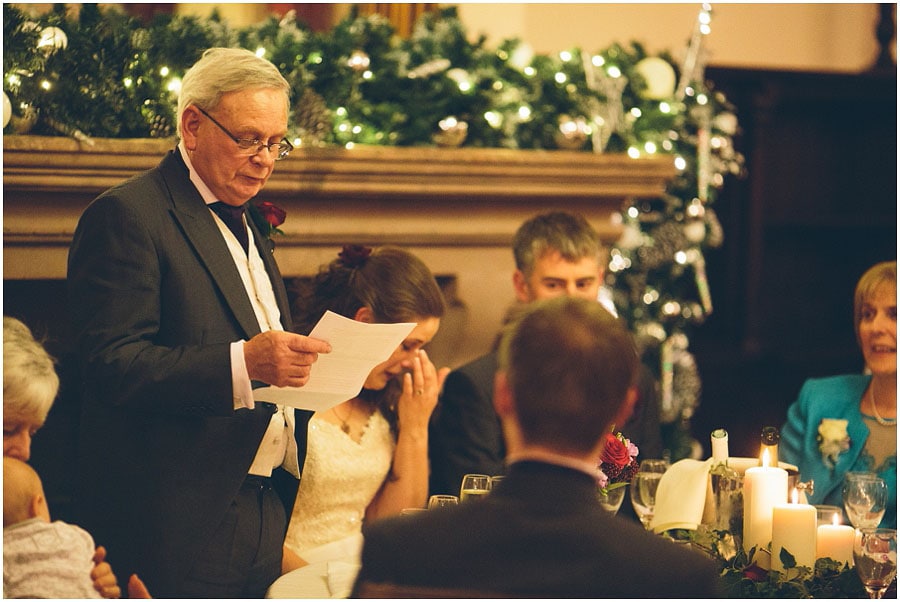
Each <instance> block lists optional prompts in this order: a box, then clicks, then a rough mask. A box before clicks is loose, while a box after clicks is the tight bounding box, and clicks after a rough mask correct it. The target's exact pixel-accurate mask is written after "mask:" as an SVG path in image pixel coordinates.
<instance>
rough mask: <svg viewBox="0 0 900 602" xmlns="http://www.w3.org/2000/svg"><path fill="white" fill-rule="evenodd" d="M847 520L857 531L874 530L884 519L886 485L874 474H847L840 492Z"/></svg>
mask: <svg viewBox="0 0 900 602" xmlns="http://www.w3.org/2000/svg"><path fill="white" fill-rule="evenodd" d="M841 494H842V496H843V500H844V510H845V511H846V512H847V518H848V519H849V520H850V523H851V524H852V525H853V526H854V527H856V528H857V529H862V528H874V527H877V526H878V523H880V522H881V519H882V517H884V510H885V504H886V503H887V485H885V482H884V479H881V478H879V477H877V476H875V474H874V473H853V472H848V473H847V475H846V476H845V478H844V487H843V489H842V491H841Z"/></svg>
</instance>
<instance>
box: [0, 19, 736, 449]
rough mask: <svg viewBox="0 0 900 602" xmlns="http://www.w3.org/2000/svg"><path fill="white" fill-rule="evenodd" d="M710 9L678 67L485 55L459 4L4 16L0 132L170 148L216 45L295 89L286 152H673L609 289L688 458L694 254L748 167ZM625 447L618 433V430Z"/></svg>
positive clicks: (616, 55) (697, 299)
mask: <svg viewBox="0 0 900 602" xmlns="http://www.w3.org/2000/svg"><path fill="white" fill-rule="evenodd" d="M710 22H711V12H710V9H709V6H708V5H701V6H700V7H699V9H698V18H697V21H696V23H694V24H693V30H692V31H691V30H690V29H689V28H690V26H691V24H686V33H689V34H690V35H689V36H688V37H687V39H686V45H685V47H684V48H682V49H678V52H677V53H676V54H677V56H678V58H677V59H676V58H675V55H673V54H670V53H662V54H660V55H658V56H652V55H648V53H647V52H646V50H645V49H644V47H643V45H642V44H640V43H637V42H632V43H630V44H628V45H621V44H619V43H613V44H611V45H609V46H607V47H605V48H603V49H599V50H596V51H594V52H587V51H584V50H582V49H580V48H570V49H565V50H562V51H560V52H559V53H558V54H554V55H550V54H537V53H534V52H533V51H532V50H531V49H530V48H529V46H528V45H527V44H526V43H525V42H524V41H522V40H519V39H509V40H504V41H502V42H501V43H500V44H499V45H498V46H497V47H495V48H492V47H488V46H487V44H486V42H485V38H484V37H478V38H475V39H474V41H473V38H472V36H471V35H470V34H469V32H467V31H466V29H465V27H464V26H463V24H462V23H461V22H460V20H459V19H458V17H457V13H456V10H455V8H452V7H450V8H443V9H440V10H436V11H434V12H431V13H427V14H425V15H424V16H423V17H422V18H420V19H419V21H418V22H417V24H416V26H415V28H414V31H413V32H412V34H411V36H409V38H405V39H404V38H400V37H399V36H397V35H396V32H395V31H394V29H393V27H392V26H391V25H390V23H389V22H388V21H387V20H386V19H385V18H383V17H380V16H377V15H373V16H368V17H360V16H358V15H357V14H356V13H355V12H351V14H350V15H349V16H348V17H347V18H346V19H344V20H343V21H341V22H340V23H338V24H336V25H335V26H334V27H333V28H332V29H331V30H329V31H326V32H314V31H312V30H311V29H310V28H308V27H307V26H305V25H304V24H303V23H302V22H299V21H298V20H297V19H296V18H295V17H294V15H293V14H292V13H288V14H287V15H286V16H284V17H283V18H280V19H276V18H274V17H273V18H270V19H267V20H265V21H263V22H261V23H258V24H256V25H253V26H249V27H244V28H234V27H231V26H230V25H228V24H227V23H226V22H224V21H222V20H221V19H220V18H219V17H218V16H217V15H215V14H213V16H212V17H211V18H209V19H200V18H196V17H185V16H177V15H163V16H157V17H155V18H154V19H153V20H152V21H151V22H150V23H149V24H147V25H144V24H142V23H141V22H139V21H138V20H136V19H134V18H132V17H129V16H128V15H127V14H125V13H123V12H121V10H119V9H117V8H116V7H115V6H114V5H110V6H108V7H104V6H102V5H96V4H83V5H81V9H80V12H79V13H78V16H77V17H73V16H71V15H69V14H68V13H67V12H66V9H65V7H64V5H56V6H54V8H53V9H52V10H51V11H50V12H48V13H46V14H44V15H42V16H40V17H34V18H31V17H28V16H27V15H26V14H25V13H23V12H22V11H21V10H20V9H18V8H16V6H14V5H11V4H4V5H3V76H4V78H3V90H4V96H3V102H4V121H3V125H4V133H5V134H36V135H57V136H58V135H62V136H71V137H74V138H76V139H78V140H80V141H82V142H83V143H84V144H90V143H91V142H92V138H94V137H104V138H143V137H155V138H168V137H171V136H173V134H174V131H175V103H176V97H177V91H178V89H179V85H180V81H181V76H182V75H183V74H184V72H185V70H186V69H187V68H188V67H189V66H190V65H191V64H193V63H194V62H195V61H196V60H197V59H198V58H199V57H200V55H201V54H202V52H203V50H205V49H206V48H209V47H211V46H241V47H244V48H247V49H250V50H253V51H255V52H257V53H260V54H261V55H263V56H265V57H266V58H268V59H269V60H271V61H272V62H273V63H274V64H275V65H276V66H278V68H279V69H280V70H281V72H282V73H283V74H284V76H285V78H286V79H287V81H288V82H289V83H290V85H291V88H292V92H293V94H292V98H293V106H292V111H291V116H290V124H289V128H290V132H289V136H290V137H291V139H292V141H293V142H294V144H295V146H303V145H305V146H320V145H343V146H346V147H352V146H353V145H356V144H368V145H395V146H421V145H428V146H435V145H437V146H468V147H494V148H497V147H503V148H513V149H566V150H578V151H583V152H594V153H625V154H627V155H628V156H630V157H633V158H635V159H637V158H640V157H645V156H651V155H655V156H659V155H666V156H671V157H672V160H673V161H674V162H675V165H676V167H677V176H676V177H675V178H674V179H673V180H672V182H671V183H670V185H669V187H668V190H667V194H666V195H664V196H663V197H661V198H658V199H642V200H639V201H634V202H629V203H627V204H626V205H625V206H623V207H622V208H621V212H620V213H619V217H620V218H621V222H622V226H623V232H624V234H623V236H622V237H621V239H620V240H619V241H617V242H616V243H615V245H614V247H613V249H612V250H611V255H610V263H609V269H608V283H607V284H608V286H609V287H610V288H611V289H612V291H613V296H614V301H615V303H616V305H617V307H618V308H619V310H620V313H621V315H623V317H624V318H625V319H627V320H628V322H629V324H630V326H631V328H632V329H633V331H634V333H635V334H636V336H637V339H638V341H639V342H640V344H641V347H642V350H643V352H644V354H645V360H646V361H647V363H648V364H649V365H651V366H653V367H654V371H655V372H656V375H657V377H658V379H659V383H660V391H661V400H662V408H661V409H662V414H661V419H662V421H663V422H664V423H665V425H666V427H667V433H668V440H667V442H666V443H667V448H668V449H669V451H670V454H671V457H672V459H673V460H675V459H679V458H681V457H685V456H687V455H689V454H690V453H691V443H692V440H691V439H690V437H689V429H688V421H689V419H690V416H691V414H692V413H693V410H694V409H695V407H696V406H697V404H698V402H699V396H700V380H699V377H698V374H697V369H696V365H695V363H694V359H693V356H692V355H691V353H690V351H689V341H690V339H689V337H690V331H691V329H692V328H694V327H696V326H697V325H699V324H701V323H702V322H703V321H704V319H705V318H706V316H708V315H709V314H710V312H712V311H713V307H712V301H711V296H710V292H709V289H708V285H707V280H706V274H705V261H704V254H705V253H706V252H707V251H708V250H709V249H710V248H714V247H717V246H719V245H720V244H721V243H722V237H723V233H722V229H721V226H720V224H719V222H718V220H717V219H716V215H715V211H714V209H713V207H712V205H713V204H714V201H715V197H716V192H717V191H718V190H719V189H720V188H721V187H722V186H723V184H724V183H725V179H726V177H727V176H728V175H729V174H730V175H739V174H740V173H741V171H742V169H743V158H742V157H741V155H740V154H739V153H737V152H736V151H735V149H734V147H733V140H732V138H733V136H734V134H735V133H736V132H737V129H738V124H737V118H736V116H735V114H734V111H733V109H732V107H731V106H730V105H729V103H728V101H727V99H726V98H725V97H724V95H723V94H721V93H720V92H717V91H716V90H715V89H714V87H713V84H712V83H711V82H708V81H706V79H705V76H704V64H705V60H706V59H705V53H704V49H703V40H704V37H705V35H706V34H707V33H708V32H709V27H710ZM626 435H627V434H626Z"/></svg>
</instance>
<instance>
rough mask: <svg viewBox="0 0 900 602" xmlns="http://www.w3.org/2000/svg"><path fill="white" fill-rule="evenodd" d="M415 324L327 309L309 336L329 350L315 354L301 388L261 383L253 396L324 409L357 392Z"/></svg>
mask: <svg viewBox="0 0 900 602" xmlns="http://www.w3.org/2000/svg"><path fill="white" fill-rule="evenodd" d="M415 326H416V325H415V323H400V324H370V323H366V322H358V321H356V320H351V319H349V318H345V317H343V316H340V315H338V314H336V313H334V312H331V311H328V312H326V313H325V315H324V316H322V319H321V320H319V323H318V324H316V327H315V328H313V330H312V332H310V333H309V337H310V338H312V339H319V340H322V341H327V342H328V343H329V344H330V345H331V352H330V353H327V354H323V355H320V356H319V357H318V359H317V360H316V361H315V367H314V368H313V369H312V371H311V372H309V374H308V379H307V380H306V383H305V384H304V385H302V388H301V387H300V386H299V385H298V386H284V387H278V386H271V387H263V388H261V389H255V390H254V391H253V394H254V399H255V400H256V401H268V402H271V403H277V404H284V405H287V406H292V407H295V408H300V409H304V410H314V411H322V410H327V409H328V408H330V407H332V406H334V405H337V404H338V403H341V402H342V401H346V400H348V399H350V398H351V397H353V396H355V395H356V394H358V393H359V392H360V390H361V389H362V386H363V383H365V380H366V376H368V374H369V372H371V371H372V369H373V368H374V367H375V366H377V365H378V364H379V363H381V362H383V361H386V360H387V359H388V358H389V357H390V356H391V353H392V352H393V351H394V349H396V348H397V346H398V345H400V343H402V342H403V339H404V338H405V337H406V336H407V335H409V333H410V332H411V331H412V329H413V328H415Z"/></svg>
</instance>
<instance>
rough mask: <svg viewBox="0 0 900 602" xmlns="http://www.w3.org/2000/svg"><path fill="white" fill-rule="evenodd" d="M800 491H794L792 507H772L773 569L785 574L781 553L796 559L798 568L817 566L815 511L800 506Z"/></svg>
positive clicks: (814, 509) (810, 507)
mask: <svg viewBox="0 0 900 602" xmlns="http://www.w3.org/2000/svg"><path fill="white" fill-rule="evenodd" d="M798 497H799V496H798V492H797V489H796V488H795V489H794V490H793V492H791V499H792V501H793V503H791V504H775V506H774V507H773V508H772V569H773V570H776V571H782V572H783V571H784V564H783V563H782V562H781V550H782V549H786V550H787V551H788V552H790V553H791V554H792V555H793V556H794V560H795V561H796V562H797V566H807V567H809V568H813V567H815V566H816V534H817V533H816V508H815V506H811V505H810V504H798V503H797V499H798Z"/></svg>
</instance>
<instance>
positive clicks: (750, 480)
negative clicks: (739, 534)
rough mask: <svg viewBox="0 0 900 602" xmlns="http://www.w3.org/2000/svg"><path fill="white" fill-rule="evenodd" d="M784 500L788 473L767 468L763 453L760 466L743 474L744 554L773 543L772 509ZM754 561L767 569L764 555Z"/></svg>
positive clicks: (766, 459) (767, 463) (786, 492)
mask: <svg viewBox="0 0 900 602" xmlns="http://www.w3.org/2000/svg"><path fill="white" fill-rule="evenodd" d="M787 499H788V473H787V471H786V470H784V469H783V468H776V467H773V466H769V452H768V450H766V451H764V452H763V455H762V466H754V467H753V468H748V469H747V470H746V472H744V551H745V552H748V553H749V552H750V549H751V548H753V547H754V546H756V549H757V550H762V549H764V548H765V547H766V546H768V545H769V542H770V541H772V510H773V508H774V507H775V505H776V504H784V503H785V501H787ZM813 518H814V519H815V510H813ZM792 553H793V552H792ZM753 560H756V561H757V563H758V564H759V565H760V566H761V567H762V568H765V569H768V568H769V566H768V558H767V557H766V555H765V554H756V556H755V558H754V559H753ZM763 564H765V565H766V566H763Z"/></svg>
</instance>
